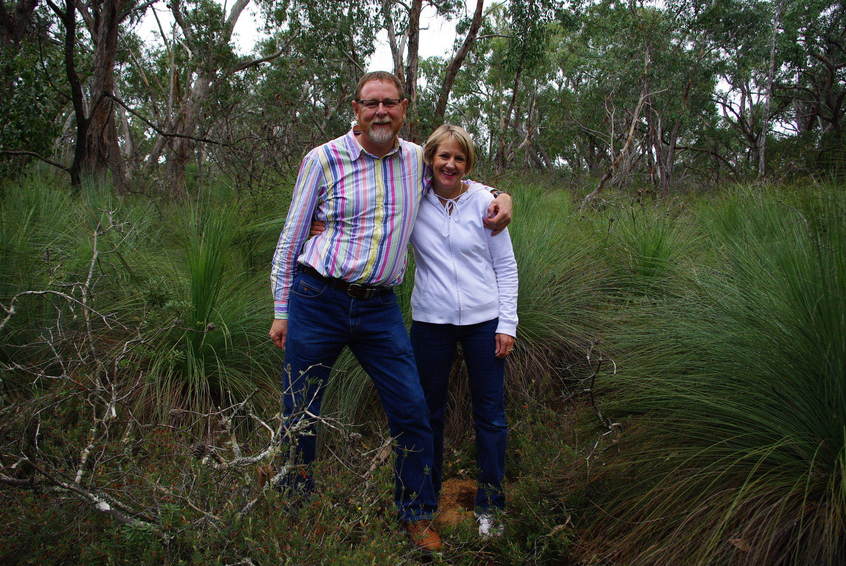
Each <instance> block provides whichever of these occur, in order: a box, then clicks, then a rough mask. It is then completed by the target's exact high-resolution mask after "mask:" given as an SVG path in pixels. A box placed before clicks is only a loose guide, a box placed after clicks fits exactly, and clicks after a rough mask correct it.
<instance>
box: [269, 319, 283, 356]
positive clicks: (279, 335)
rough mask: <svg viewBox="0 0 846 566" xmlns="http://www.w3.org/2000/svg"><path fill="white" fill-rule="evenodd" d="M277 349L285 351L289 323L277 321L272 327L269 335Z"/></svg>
mask: <svg viewBox="0 0 846 566" xmlns="http://www.w3.org/2000/svg"><path fill="white" fill-rule="evenodd" d="M267 334H268V336H270V339H271V340H273V343H274V344H276V347H277V348H281V349H282V350H284V349H285V340H286V339H287V338H288V321H287V320H282V319H279V318H277V319H275V320H274V321H273V324H271V325H270V332H268V333H267Z"/></svg>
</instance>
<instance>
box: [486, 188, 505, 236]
mask: <svg viewBox="0 0 846 566" xmlns="http://www.w3.org/2000/svg"><path fill="white" fill-rule="evenodd" d="M483 222H484V224H485V228H490V229H491V230H493V233H492V234H491V236H496V235H497V234H499V233H500V232H502V231H503V230H505V228H506V227H507V226H508V224H509V223H510V222H511V195H509V194H508V193H502V194H501V195H499V196H498V197H496V198H495V199H494V200H493V202H491V203H490V204H489V205H488V212H487V214H486V215H485V219H484V221H483Z"/></svg>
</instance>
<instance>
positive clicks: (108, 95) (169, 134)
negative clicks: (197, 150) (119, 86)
mask: <svg viewBox="0 0 846 566" xmlns="http://www.w3.org/2000/svg"><path fill="white" fill-rule="evenodd" d="M103 96H104V97H106V98H111V99H112V100H114V101H115V102H117V103H118V104H120V105H121V106H123V107H124V108H125V109H126V111H127V112H129V113H130V114H132V115H133V116H135V117H136V118H138V119H139V120H141V121H142V122H144V123H145V124H147V125H148V126H150V127H151V128H153V130H155V132H156V133H157V134H159V135H160V136H164V137H166V138H185V139H189V140H193V141H198V142H204V143H211V144H214V145H219V146H223V147H231V145H230V144H228V143H224V142H221V141H217V140H210V139H208V138H198V137H195V136H189V135H186V134H176V133H173V132H165V131H164V130H162V129H161V128H159V127H158V126H157V125H155V124H154V123H152V122H151V121H149V120H148V119H146V118H145V117H144V116H142V115H141V114H139V113H138V112H136V111H135V110H133V109H132V108H130V107H129V106H127V105H126V103H125V102H124V101H123V100H121V99H120V98H118V97H117V96H115V95H113V94H111V93H108V92H104V93H103Z"/></svg>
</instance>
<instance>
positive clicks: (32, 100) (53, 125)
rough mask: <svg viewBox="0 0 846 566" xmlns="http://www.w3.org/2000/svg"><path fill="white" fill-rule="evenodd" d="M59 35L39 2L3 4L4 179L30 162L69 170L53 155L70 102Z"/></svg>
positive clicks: (0, 148)
mask: <svg viewBox="0 0 846 566" xmlns="http://www.w3.org/2000/svg"><path fill="white" fill-rule="evenodd" d="M58 33H60V31H59V28H58V26H57V22H56V21H55V18H54V17H53V16H52V14H51V13H50V12H49V10H46V9H45V8H44V7H43V6H38V5H37V3H36V2H34V1H32V0H18V2H17V3H15V4H12V3H11V2H6V1H5V0H4V1H3V2H2V4H0V113H1V114H2V116H3V120H2V121H0V154H2V155H5V156H7V157H6V158H4V159H3V160H2V161H0V175H4V176H5V175H10V174H13V173H14V172H16V171H20V165H21V163H23V162H25V160H28V159H32V158H36V159H40V160H42V161H47V162H51V163H52V164H54V165H58V166H59V167H61V168H62V169H66V168H67V167H66V166H65V165H64V164H62V163H58V162H56V161H54V160H53V158H52V156H51V155H50V153H51V150H52V147H53V144H54V142H55V140H56V139H57V138H58V137H59V136H60V134H61V126H62V124H61V122H62V120H61V118H62V114H63V107H64V106H65V103H66V101H67V98H68V97H67V95H66V93H65V89H63V88H62V87H63V86H64V83H63V81H62V80H61V77H62V75H63V74H64V57H63V48H62V40H61V38H59V37H58V36H57V34H58ZM57 83H58V84H57Z"/></svg>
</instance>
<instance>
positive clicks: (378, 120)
mask: <svg viewBox="0 0 846 566" xmlns="http://www.w3.org/2000/svg"><path fill="white" fill-rule="evenodd" d="M400 98H402V94H400V92H399V91H398V90H397V87H396V85H394V84H393V83H391V82H388V81H380V80H373V81H369V82H367V83H365V84H364V86H363V87H362V88H361V95H360V97H359V99H360V100H364V101H378V102H384V101H396V100H399V99H400ZM371 104H372V102H371ZM407 107H408V100H402V101H400V102H399V103H398V104H395V105H394V106H392V107H388V106H386V105H385V104H381V103H377V104H376V106H375V107H373V108H368V107H367V106H366V105H365V104H360V103H358V102H356V101H353V110H354V111H355V117H356V120H357V121H358V125H359V127H360V128H361V135H362V136H366V137H367V139H368V140H369V141H370V142H371V143H374V144H376V145H386V144H389V143H393V141H394V138H395V137H396V135H397V133H398V132H399V130H400V128H401V127H402V123H403V121H404V120H405V109H406V108H407Z"/></svg>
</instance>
